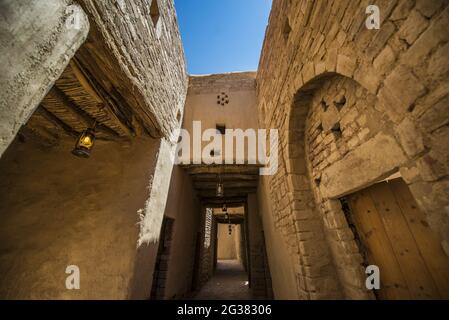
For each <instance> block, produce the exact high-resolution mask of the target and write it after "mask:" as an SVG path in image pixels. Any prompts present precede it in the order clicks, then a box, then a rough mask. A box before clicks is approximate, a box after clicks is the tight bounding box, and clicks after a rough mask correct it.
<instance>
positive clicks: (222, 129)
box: [215, 124, 226, 134]
mask: <svg viewBox="0 0 449 320" xmlns="http://www.w3.org/2000/svg"><path fill="white" fill-rule="evenodd" d="M215 129H216V130H217V133H219V134H225V133H226V125H225V124H217V125H215Z"/></svg>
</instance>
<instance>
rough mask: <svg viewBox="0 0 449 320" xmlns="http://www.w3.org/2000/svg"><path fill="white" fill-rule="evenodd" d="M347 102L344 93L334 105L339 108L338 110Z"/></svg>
mask: <svg viewBox="0 0 449 320" xmlns="http://www.w3.org/2000/svg"><path fill="white" fill-rule="evenodd" d="M345 104H346V97H345V96H344V95H341V96H340V97H338V98H337V99H336V100H335V101H334V106H335V107H336V108H337V110H338V111H340V110H341V109H343V107H344V106H345Z"/></svg>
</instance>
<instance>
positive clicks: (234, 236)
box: [194, 208, 252, 300]
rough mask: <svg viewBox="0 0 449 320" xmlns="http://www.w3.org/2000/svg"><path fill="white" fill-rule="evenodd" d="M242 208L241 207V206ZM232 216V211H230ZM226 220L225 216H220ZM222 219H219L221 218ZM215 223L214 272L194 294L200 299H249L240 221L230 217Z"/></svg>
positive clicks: (246, 267) (249, 291) (249, 292)
mask: <svg viewBox="0 0 449 320" xmlns="http://www.w3.org/2000/svg"><path fill="white" fill-rule="evenodd" d="M242 209H243V208H242ZM232 215H235V214H232ZM222 219H223V220H225V218H224V217H223V218H222ZM220 220H221V219H220ZM228 220H229V221H228V223H226V222H224V221H223V222H218V224H217V228H215V230H216V235H215V236H214V237H215V238H216V242H215V246H216V247H217V249H216V250H214V251H215V252H216V255H215V257H214V269H215V270H214V271H213V274H212V276H211V278H210V279H209V280H208V281H207V282H206V283H205V284H204V286H203V287H202V288H201V289H200V290H199V292H198V293H196V294H195V295H194V298H195V299H199V300H248V299H251V298H252V295H251V289H250V288H249V277H248V273H247V270H248V266H247V259H246V248H245V239H244V237H243V234H242V232H241V224H233V223H232V222H231V219H228Z"/></svg>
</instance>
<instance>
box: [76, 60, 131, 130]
mask: <svg viewBox="0 0 449 320" xmlns="http://www.w3.org/2000/svg"><path fill="white" fill-rule="evenodd" d="M70 67H71V68H72V70H73V73H74V74H75V77H76V79H77V80H78V82H79V83H80V84H81V86H82V87H83V88H84V90H86V92H87V93H88V94H89V95H90V96H91V97H92V98H93V99H94V100H95V101H96V102H97V103H100V104H101V105H102V107H103V108H102V110H104V111H105V112H106V113H107V115H108V116H109V119H110V120H111V121H112V122H114V124H115V125H117V126H118V127H119V128H120V129H121V130H122V131H123V132H125V134H126V135H128V136H135V135H136V132H138V131H139V130H138V129H134V130H133V129H131V128H130V127H128V125H126V124H125V123H123V121H122V120H121V119H120V117H119V116H117V114H116V113H115V112H114V110H113V109H114V108H113V107H111V104H114V105H115V101H113V99H111V98H110V97H109V95H108V94H107V93H106V91H105V90H104V89H103V88H102V87H101V86H100V85H99V84H97V82H96V81H95V79H94V78H93V77H92V76H91V75H90V74H89V72H88V71H87V70H86V69H85V68H84V67H82V65H81V64H80V62H79V61H78V60H77V59H76V58H73V59H72V60H71V61H70ZM115 108H117V106H115Z"/></svg>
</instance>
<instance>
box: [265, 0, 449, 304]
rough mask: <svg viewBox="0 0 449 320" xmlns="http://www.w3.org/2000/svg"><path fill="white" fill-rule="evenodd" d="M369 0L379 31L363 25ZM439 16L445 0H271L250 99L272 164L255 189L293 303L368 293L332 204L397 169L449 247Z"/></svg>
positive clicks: (445, 10)
mask: <svg viewBox="0 0 449 320" xmlns="http://www.w3.org/2000/svg"><path fill="white" fill-rule="evenodd" d="M368 4H376V5H378V6H379V8H380V10H381V28H380V30H368V29H367V28H366V27H365V19H366V18H367V15H366V14H365V9H366V6H367V5H368ZM448 22H449V7H448V1H444V0H441V1H424V0H416V1H383V0H382V1H373V3H371V2H370V3H369V2H368V1H364V0H362V1H349V0H344V1H324V0H323V1H307V0H303V1H287V0H285V1H284V0H277V1H274V3H273V9H272V12H271V16H270V22H269V26H268V29H267V33H266V38H265V43H264V47H263V51H262V57H261V61H260V65H259V71H258V75H257V96H258V105H259V120H260V124H261V126H262V127H266V128H277V129H279V135H280V156H281V160H280V161H279V165H280V167H279V170H278V172H277V174H276V175H274V176H272V177H265V178H263V179H264V181H263V183H262V184H261V188H264V189H265V190H263V191H259V194H268V195H270V197H269V205H268V208H266V209H265V210H264V211H262V212H263V220H264V225H265V226H266V227H265V230H267V225H269V223H267V222H269V221H270V220H271V221H272V222H271V226H268V229H272V228H273V226H274V228H275V230H276V231H279V232H280V233H281V234H282V238H283V241H282V242H283V244H284V247H285V248H286V250H288V252H289V253H290V255H291V256H293V257H294V263H293V265H292V267H293V269H294V273H295V278H296V285H297V289H296V291H297V293H298V296H299V297H300V298H306V299H319V298H341V297H345V298H370V297H371V296H370V295H369V294H368V293H367V292H366V291H365V290H364V287H363V283H362V282H361V279H362V278H361V277H362V275H361V270H360V269H361V268H360V255H359V252H358V248H357V246H356V245H355V242H354V240H353V239H354V236H353V234H352V232H351V231H350V230H349V228H348V227H347V222H346V220H345V219H344V215H343V214H342V211H341V208H340V207H339V202H338V200H337V199H338V197H340V196H343V195H345V194H347V193H350V192H353V191H355V190H358V189H360V188H364V187H366V186H368V185H370V184H373V183H375V182H376V181H378V180H379V179H382V178H385V177H386V176H388V175H390V174H391V173H393V172H394V171H397V170H399V171H400V173H401V175H402V177H403V179H404V180H405V181H406V182H407V184H408V185H409V187H410V189H411V191H412V194H413V195H414V197H415V198H416V200H417V202H418V204H419V206H420V207H421V209H422V210H423V211H424V212H425V213H426V215H427V220H428V223H429V224H430V226H431V227H432V228H433V229H434V230H435V232H437V233H438V234H439V235H440V238H441V240H442V243H441V244H442V246H443V248H445V250H446V252H448V251H449V250H448V241H449V221H448V216H447V214H446V212H447V208H448V205H449V200H448V199H449V187H448V186H449V184H448V183H449V182H448V174H449V168H448V163H449V161H448V158H449V154H448V148H447V146H448V145H449V141H448V140H447V137H448V136H449V134H448V133H449V130H448V126H447V124H448V122H449V112H448V101H447V98H448V93H449V86H448V85H447V84H448V78H449V72H448V71H449V64H448V59H447V57H446V55H445V52H446V51H447V43H448V40H449V30H448V29H447V24H448ZM266 221H267V222H266ZM271 241H277V243H279V240H276V239H275V236H274V235H267V243H269V242H271ZM268 249H269V252H268V256H269V257H270V256H271V257H270V258H269V259H270V261H272V260H273V257H274V256H275V255H277V253H275V252H273V248H271V249H270V247H268ZM276 250H277V249H276ZM281 258H282V259H283V260H282V262H283V263H290V261H289V259H288V258H287V257H286V256H285V257H281ZM282 262H278V263H277V265H279V264H281V263H282ZM273 282H274V283H273V287H274V288H275V293H276V288H281V287H283V286H284V284H283V282H282V279H276V278H275V277H274V278H273ZM276 282H279V283H276ZM286 290H287V289H286ZM280 294H281V293H279V292H278V293H277V295H280ZM289 296H292V297H294V294H293V293H289Z"/></svg>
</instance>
